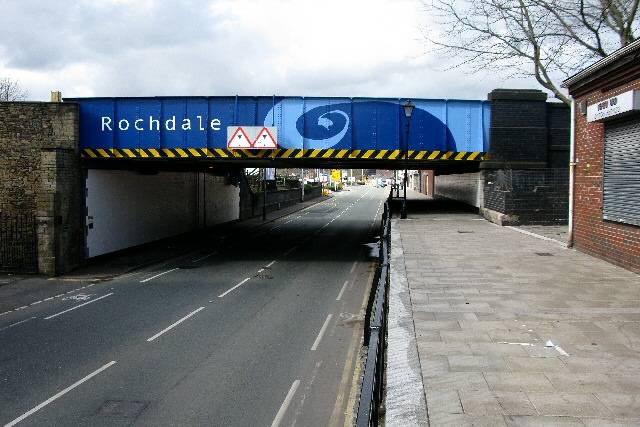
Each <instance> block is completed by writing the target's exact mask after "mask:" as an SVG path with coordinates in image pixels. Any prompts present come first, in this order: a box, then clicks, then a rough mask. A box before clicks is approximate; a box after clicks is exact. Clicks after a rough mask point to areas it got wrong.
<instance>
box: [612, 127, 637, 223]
mask: <svg viewBox="0 0 640 427" xmlns="http://www.w3.org/2000/svg"><path fill="white" fill-rule="evenodd" d="M603 197H604V203H603V214H604V215H603V216H604V219H607V220H611V221H618V222H624V223H627V224H635V225H640V118H638V117H634V118H633V119H631V120H625V121H622V122H612V123H607V124H606V125H605V144H604V192H603Z"/></svg>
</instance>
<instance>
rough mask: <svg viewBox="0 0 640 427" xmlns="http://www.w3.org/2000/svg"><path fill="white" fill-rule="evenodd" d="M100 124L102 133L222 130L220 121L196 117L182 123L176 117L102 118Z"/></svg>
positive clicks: (183, 120) (186, 119)
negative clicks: (115, 130)
mask: <svg viewBox="0 0 640 427" xmlns="http://www.w3.org/2000/svg"><path fill="white" fill-rule="evenodd" d="M100 122H101V126H100V130H101V131H102V132H113V130H114V129H117V130H121V131H127V130H129V129H131V130H135V131H138V132H140V131H159V130H160V128H161V127H162V129H164V130H166V131H175V130H176V129H178V130H183V131H190V130H193V129H195V130H198V131H202V132H204V131H206V130H207V129H208V128H211V130H213V131H219V130H220V129H222V121H221V120H220V119H211V120H207V119H205V118H204V117H202V116H196V117H195V120H191V119H189V118H184V119H182V121H180V120H179V119H176V116H170V117H169V118H168V119H166V120H161V119H159V118H154V117H153V116H149V117H148V118H147V119H141V118H137V119H135V120H133V119H132V120H129V119H120V120H118V121H117V122H116V121H114V120H113V118H112V117H109V116H102V117H101V118H100Z"/></svg>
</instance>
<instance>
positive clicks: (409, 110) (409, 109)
mask: <svg viewBox="0 0 640 427" xmlns="http://www.w3.org/2000/svg"><path fill="white" fill-rule="evenodd" d="M402 108H403V109H404V116H405V117H406V118H407V137H406V138H405V144H404V145H405V146H404V179H403V188H402V189H403V192H404V195H403V198H402V210H401V211H400V218H401V219H406V218H407V179H408V178H409V171H408V164H409V128H410V126H411V115H412V114H413V109H414V108H415V105H413V103H412V102H411V101H407V102H405V103H404V104H403V105H402Z"/></svg>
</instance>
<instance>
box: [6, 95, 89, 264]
mask: <svg viewBox="0 0 640 427" xmlns="http://www.w3.org/2000/svg"><path fill="white" fill-rule="evenodd" d="M82 180H83V176H82V169H81V167H80V157H79V154H78V106H77V105H76V104H70V103H64V104H63V103H42V102H0V212H3V213H4V214H6V215H13V216H19V215H24V216H33V217H35V218H36V223H37V249H38V250H37V254H38V271H39V272H41V273H44V274H57V273H60V272H63V271H67V270H69V269H70V268H72V267H73V266H75V265H77V264H79V263H80V262H81V261H82V259H83V249H84V231H83V230H84V226H83V218H84V207H83V206H84V197H83V194H82V188H83V185H82Z"/></svg>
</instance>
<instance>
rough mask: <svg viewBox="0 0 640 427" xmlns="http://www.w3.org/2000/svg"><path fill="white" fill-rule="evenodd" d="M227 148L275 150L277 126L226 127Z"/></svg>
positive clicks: (276, 145) (276, 146)
mask: <svg viewBox="0 0 640 427" xmlns="http://www.w3.org/2000/svg"><path fill="white" fill-rule="evenodd" d="M227 148H228V149H230V150H232V149H242V150H275V149H276V148H278V128H276V127H266V126H229V127H227Z"/></svg>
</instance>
